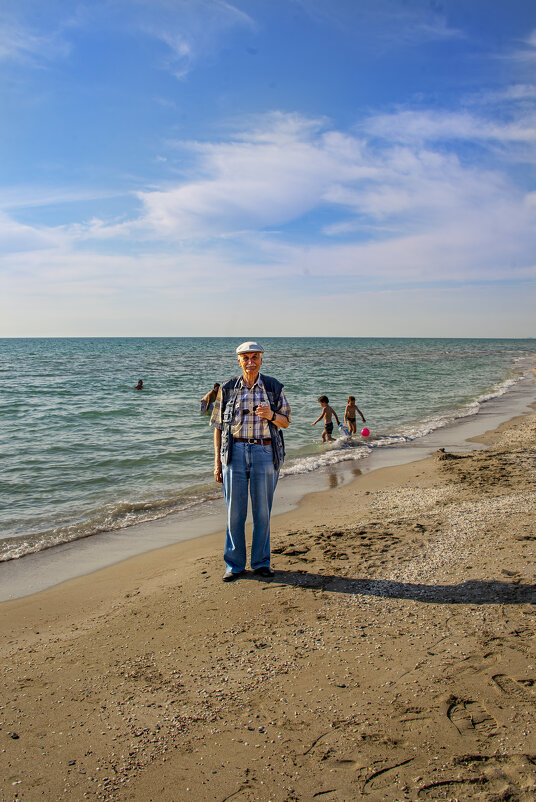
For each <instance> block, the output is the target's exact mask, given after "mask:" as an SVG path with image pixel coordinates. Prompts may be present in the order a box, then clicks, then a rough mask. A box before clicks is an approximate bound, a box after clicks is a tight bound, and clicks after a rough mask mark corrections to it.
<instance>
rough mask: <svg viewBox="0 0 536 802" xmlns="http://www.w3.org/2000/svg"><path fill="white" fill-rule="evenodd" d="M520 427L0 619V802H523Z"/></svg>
mask: <svg viewBox="0 0 536 802" xmlns="http://www.w3.org/2000/svg"><path fill="white" fill-rule="evenodd" d="M535 422H536V416H535V415H534V413H533V412H532V413H530V414H526V415H523V416H521V417H519V416H518V417H517V418H515V419H513V420H510V421H508V422H505V423H503V424H501V425H500V426H499V427H498V428H496V429H495V430H492V431H489V432H488V433H487V434H486V435H485V438H484V439H485V440H486V444H487V448H485V449H477V450H474V451H473V450H469V451H467V452H464V453H461V452H457V453H456V454H454V453H453V454H452V455H451V457H450V458H445V459H438V457H437V456H433V457H427V458H426V459H424V460H420V461H418V462H411V463H406V464H405V465H398V466H390V467H385V468H382V469H379V470H374V471H369V472H367V473H363V474H362V475H361V476H359V477H357V478H356V479H355V481H354V482H353V483H350V484H346V485H337V486H336V487H333V488H332V489H330V490H327V491H322V492H317V493H312V494H310V495H308V496H307V498H305V499H304V500H303V501H302V502H301V504H300V506H299V508H294V509H292V510H290V511H288V512H286V513H284V514H282V515H279V516H277V517H276V518H275V519H274V525H273V553H274V564H275V567H276V570H277V573H276V577H275V579H274V580H273V581H270V580H268V581H265V580H261V579H259V578H258V577H256V576H255V575H254V574H252V573H251V572H248V573H247V574H246V575H245V576H244V577H243V578H241V579H239V580H237V581H236V582H234V583H232V584H231V585H228V584H224V583H222V582H221V573H222V565H221V553H220V552H221V537H220V536H219V535H208V536H206V537H203V538H198V539H194V540H189V541H186V542H183V543H177V544H174V545H171V546H168V547H166V548H164V549H160V550H154V551H151V552H149V553H147V554H143V555H139V556H137V557H133V558H132V559H130V560H127V561H122V562H119V563H117V564H116V565H113V566H109V567H107V568H105V569H102V570H100V571H98V572H96V573H94V574H92V575H90V576H82V577H78V578H75V579H71V580H69V581H68V582H65V583H63V584H61V585H57V586H55V587H53V588H50V589H48V590H45V591H43V592H41V593H39V594H36V595H33V596H26V597H24V598H20V599H17V600H13V601H6V602H5V603H4V605H3V610H4V612H5V615H4V616H3V617H2V620H1V622H0V652H1V655H2V667H3V668H2V671H3V679H4V688H5V693H4V696H3V699H2V700H0V737H1V738H2V744H3V745H2V750H1V751H0V766H1V769H2V771H1V772H0V778H1V779H0V798H2V799H6V800H12V799H17V800H29V802H34V800H36V799H59V798H71V799H81V798H90V799H91V798H92V799H102V800H109V802H111V801H112V800H113V801H114V802H123V800H124V801H125V802H126V800H139V801H140V802H142V801H143V802H152V801H153V800H154V802H156V800H158V802H176V800H177V799H184V798H189V797H190V796H191V798H195V799H202V800H203V801H204V802H205V800H215V802H224V800H225V799H228V798H229V796H233V797H234V796H236V797H237V798H238V799H241V800H248V802H253V801H254V800H255V802H256V801H257V800H260V802H268V800H272V802H288V800H307V802H313V801H314V799H316V798H317V797H318V796H320V795H321V796H325V797H326V798H327V799H332V800H339V802H344V801H345V800H348V799H364V798H367V799H370V800H372V802H380V801H381V802H401V800H410V802H418V801H419V800H423V799H424V800H429V801H430V802H432V800H438V799H447V800H453V799H458V798H460V799H461V798H463V799H464V800H465V799H475V800H484V799H486V800H487V799H489V800H492V799H498V798H507V797H508V798H509V799H517V800H519V801H520V802H528V800H529V799H532V798H533V796H534V793H535V792H536V758H534V755H536V723H535V720H534V705H535V704H536V691H535V690H534V689H535V688H536V645H535V639H534V631H535V629H536V619H535V616H536V607H535V605H536V585H535V583H534V570H533V555H534V543H535V542H536V528H535V514H534V509H535V508H536V486H535V479H536V470H535V459H536V432H535ZM501 795H502V796H501Z"/></svg>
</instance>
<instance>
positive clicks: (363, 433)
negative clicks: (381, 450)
mask: <svg viewBox="0 0 536 802" xmlns="http://www.w3.org/2000/svg"><path fill="white" fill-rule="evenodd" d="M361 434H362V435H363V437H368V436H369V434H370V432H369V430H368V429H367V427H366V426H365V428H364V429H361Z"/></svg>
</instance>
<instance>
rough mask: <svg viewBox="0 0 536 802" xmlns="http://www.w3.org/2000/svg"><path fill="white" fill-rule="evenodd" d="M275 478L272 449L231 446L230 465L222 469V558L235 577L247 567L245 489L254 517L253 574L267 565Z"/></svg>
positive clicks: (253, 445) (244, 444)
mask: <svg viewBox="0 0 536 802" xmlns="http://www.w3.org/2000/svg"><path fill="white" fill-rule="evenodd" d="M278 478H279V471H276V470H275V468H274V459H273V455H272V446H271V445H269V446H263V445H258V444H257V443H236V442H235V443H233V452H232V457H231V463H230V465H224V466H223V495H224V498H225V503H226V504H227V534H226V537H225V551H224V554H223V557H224V560H225V565H226V567H227V570H228V571H232V572H233V573H234V574H236V573H240V571H243V570H244V569H245V567H246V532H245V524H246V516H247V512H248V485H249V493H250V494H251V511H252V515H253V540H252V543H251V567H252V568H253V570H255V569H256V568H262V567H263V566H269V565H270V513H271V511H272V500H273V497H274V491H275V488H276V485H277V480H278Z"/></svg>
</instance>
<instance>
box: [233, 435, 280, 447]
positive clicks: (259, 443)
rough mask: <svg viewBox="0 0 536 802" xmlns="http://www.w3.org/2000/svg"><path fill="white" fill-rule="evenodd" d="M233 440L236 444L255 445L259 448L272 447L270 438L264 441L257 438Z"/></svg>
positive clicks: (237, 438) (234, 438)
mask: <svg viewBox="0 0 536 802" xmlns="http://www.w3.org/2000/svg"><path fill="white" fill-rule="evenodd" d="M233 440H234V442H235V443H255V445H257V446H271V445H272V441H271V439H270V438H269V437H268V439H264V440H263V439H262V437H261V438H260V439H258V438H255V437H233Z"/></svg>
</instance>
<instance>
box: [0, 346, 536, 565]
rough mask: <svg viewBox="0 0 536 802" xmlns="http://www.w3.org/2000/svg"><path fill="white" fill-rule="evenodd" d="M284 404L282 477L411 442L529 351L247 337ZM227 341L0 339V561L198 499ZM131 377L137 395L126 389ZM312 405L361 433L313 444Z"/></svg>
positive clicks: (226, 373)
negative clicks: (352, 405)
mask: <svg viewBox="0 0 536 802" xmlns="http://www.w3.org/2000/svg"><path fill="white" fill-rule="evenodd" d="M262 343H263V345H264V347H265V348H266V354H265V359H264V365H263V368H262V370H263V371H264V372H265V373H268V374H270V375H274V376H276V377H277V378H279V379H280V380H281V381H283V382H284V384H285V392H286V394H287V397H288V399H289V402H290V404H291V406H292V425H291V427H290V428H289V429H288V430H287V432H286V443H287V462H286V464H285V469H284V472H285V473H306V472H308V471H312V470H318V469H319V468H322V467H324V466H326V465H329V464H333V463H335V462H340V461H342V460H359V459H361V458H363V457H364V456H366V455H367V454H368V453H369V449H370V448H371V447H372V448H381V447H384V446H386V445H392V444H393V443H397V442H402V441H406V440H408V439H414V438H418V437H421V436H422V435H423V434H425V433H427V432H429V431H432V430H434V429H436V428H438V427H440V426H444V425H447V424H448V423H451V422H452V421H453V420H455V419H456V418H459V417H463V416H467V415H474V414H476V413H477V412H478V410H479V409H480V407H481V405H482V404H483V403H485V402H486V400H487V399H489V398H492V397H495V396H497V395H501V394H503V393H507V392H508V390H509V389H510V388H511V387H513V386H515V384H516V383H517V382H519V381H521V380H523V377H526V376H528V375H530V374H531V373H532V372H533V366H534V361H533V360H534V353H535V351H536V343H535V341H534V340H489V339H486V340H476V339H459V340H450V339H378V338H371V339H366V338H363V339H347V338H341V339H338V338H330V339H320V338H293V339H283V338H281V339H276V338H272V339H271V338H267V339H263V340H262ZM237 344H238V340H236V339H226V338H221V339H209V338H207V339H205V338H192V339H188V338H176V339H175V338H169V339H168V338H162V339H160V338H155V339H153V338H139V339H137V338H126V339H121V338H110V339H106V338H102V339H9V340H8V339H6V340H0V348H1V353H2V359H1V365H0V387H1V405H0V410H1V416H2V427H1V430H0V453H1V455H2V467H3V470H2V476H1V479H0V531H1V537H0V559H12V558H16V557H19V556H22V555H23V554H26V553H29V552H31V551H36V550H40V549H42V548H47V547H49V546H51V545H54V544H56V543H60V542H65V541H68V540H74V539H76V538H79V537H85V536H89V535H92V534H94V533H96V532H99V531H107V530H114V529H119V528H124V527H126V526H129V525H131V524H133V523H137V522H140V521H144V520H151V519H154V518H158V517H162V516H164V515H167V514H169V513H170V512H173V511H175V510H179V509H184V508H186V507H191V506H194V505H199V504H203V502H204V501H206V500H207V499H209V498H213V497H214V496H216V495H219V493H220V489H219V487H217V486H216V485H215V484H214V483H213V481H212V460H213V449H212V431H211V430H210V429H209V426H208V420H209V419H208V417H207V416H206V415H202V414H200V412H199V399H200V398H201V396H203V395H204V394H205V393H206V392H207V391H208V390H209V389H210V388H211V387H212V385H213V383H214V382H215V381H223V380H225V379H227V378H229V377H230V376H232V375H235V374H236V373H237V362H236V357H235V355H234V349H235V348H236V345H237ZM139 378H143V380H144V384H145V389H144V390H143V391H142V392H137V391H136V390H134V389H133V388H134V385H135V384H136V383H137V380H138V379H139ZM323 393H325V394H327V395H328V396H329V399H330V403H331V405H332V406H333V407H334V408H335V410H336V412H337V413H338V414H339V416H341V418H342V417H343V416H344V407H345V404H346V399H347V396H348V395H350V394H352V395H355V396H356V399H357V404H358V406H359V407H360V409H361V410H362V411H363V413H364V414H365V417H366V419H367V426H368V427H369V428H370V430H371V433H372V434H371V437H370V438H369V440H368V441H363V439H362V438H360V437H358V438H354V439H353V440H351V441H349V440H343V439H341V440H339V441H338V442H337V443H335V444H331V445H328V446H325V445H321V444H320V434H321V425H320V424H318V425H317V426H316V427H314V428H312V427H311V425H310V424H311V422H312V421H313V420H315V418H316V417H318V415H319V413H320V406H319V404H318V403H317V401H316V399H317V397H318V396H319V395H321V394H323Z"/></svg>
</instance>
